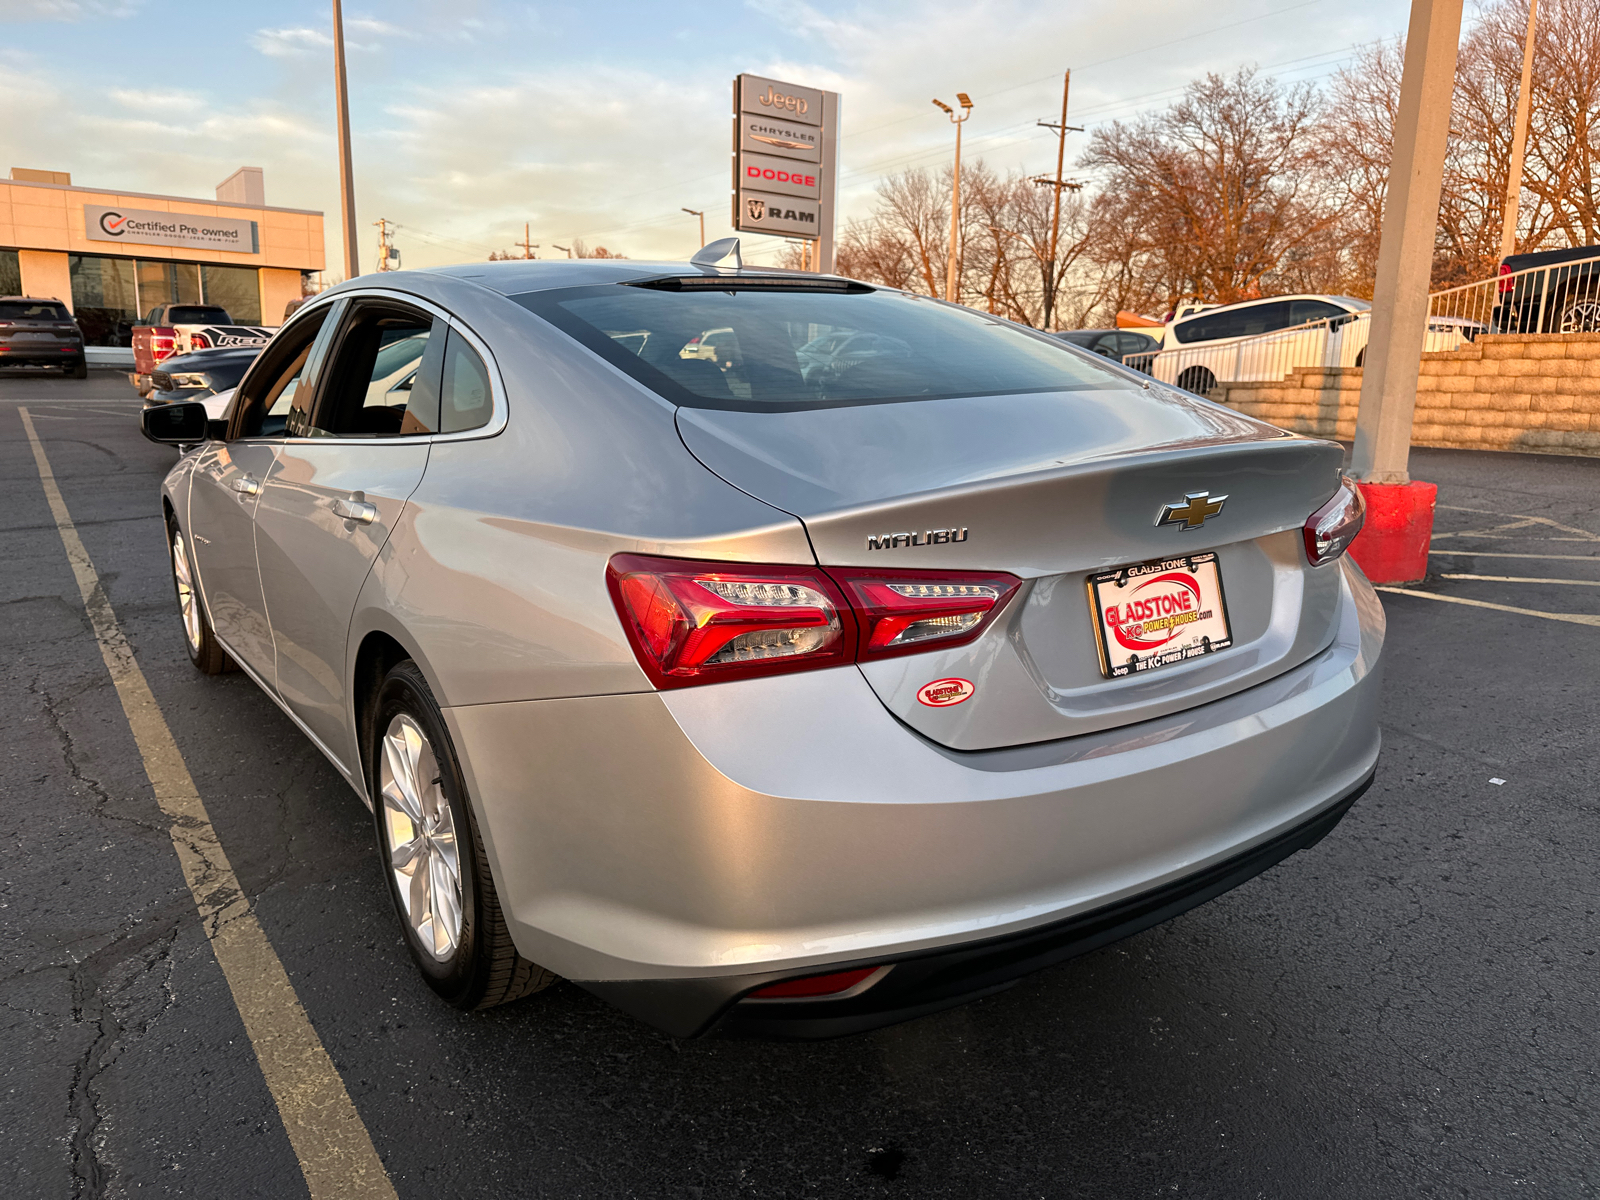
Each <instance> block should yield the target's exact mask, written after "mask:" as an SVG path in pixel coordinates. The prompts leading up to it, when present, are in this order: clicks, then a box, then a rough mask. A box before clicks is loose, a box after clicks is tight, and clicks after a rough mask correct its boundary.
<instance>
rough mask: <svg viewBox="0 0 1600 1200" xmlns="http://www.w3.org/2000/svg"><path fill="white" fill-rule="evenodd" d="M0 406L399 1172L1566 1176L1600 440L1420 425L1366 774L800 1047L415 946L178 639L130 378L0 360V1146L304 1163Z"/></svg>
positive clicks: (598, 1181)
mask: <svg viewBox="0 0 1600 1200" xmlns="http://www.w3.org/2000/svg"><path fill="white" fill-rule="evenodd" d="M21 406H25V407H26V408H27V410H28V412H29V414H30V416H31V419H32V421H33V424H34V427H35V429H36V430H37V433H38V437H39V439H40V442H41V444H42V446H43V448H44V451H45V453H46V454H47V456H48V459H49V462H50V464H51V466H52V468H53V470H54V473H55V477H56V479H57V481H58V483H59V486H60V488H61V494H62V499H63V500H64V502H65V504H66V507H67V509H68V510H69V511H70V514H71V517H72V520H73V522H74V523H75V525H76V527H77V530H78V532H79V533H80V534H81V536H82V538H83V542H84V545H85V547H86V549H87V551H88V553H89V556H90V558H91V559H92V560H93V563H94V565H95V567H96V568H97V570H98V573H99V576H100V579H101V582H102V584H103V586H104V589H105V594H106V597H107V599H108V600H109V601H110V604H111V607H112V609H113V610H114V612H115V614H116V617H117V619H118V620H119V621H120V623H121V626H122V629H123V630H124V631H125V633H126V635H127V637H128V639H129V641H130V642H131V644H132V646H133V649H134V651H135V653H136V655H137V659H138V662H139V664H140V665H141V667H142V669H143V672H144V675H145V677H146V679H147V680H148V682H149V685H150V688H151V690H152V691H153V693H154V695H155V698H156V700H157V703H158V704H159V707H160V710H161V713H162V715H163V716H164V717H165V720H166V723H167V724H168V726H170V728H171V730H172V732H173V735H174V737H175V738H176V741H177V743H178V747H179V749H180V750H181V752H182V756H183V759H184V761H185V763H186V764H187V766H188V769H189V772H190V773H191V774H192V775H193V778H194V781H195V784H196V786H197V789H198V791H199V793H200V796H201V797H202V799H203V800H204V803H205V805H206V807H207V809H208V810H209V813H210V817H211V820H212V822H213V824H214V825H215V828H216V832H217V835H218V837H219V838H220V840H221V843H222V845H223V846H224V847H225V848H226V851H227V854H228V856H229V858H230V859H231V862H232V865H233V870H234V872H235V873H236V875H237V877H238V879H239V881H240V884H241V886H242V888H243V890H244V892H245V893H246V895H247V896H248V897H249V899H250V901H251V905H252V907H253V910H254V912H255V914H256V917H257V919H258V920H259V922H260V924H261V927H262V928H263V929H264V931H265V932H266V934H267V936H268V938H269V939H270V941H271V944H272V947H273V949H275V950H276V953H277V955H278V957H279V958H280V959H281V960H282V962H283V965H284V967H285V969H286V970H287V973H288V976H289V979H290V981H291V982H292V984H293V987H294V990H295V993H296V994H297V995H298V997H299V1001H300V1003H301V1004H302V1005H303V1006H304V1009H305V1012H306V1014H307V1016H308V1017H309V1020H310V1023H311V1025H312V1027H313V1028H314V1029H315V1031H316V1033H317V1035H318V1036H319V1037H320V1039H321V1041H322V1044H323V1045H324V1046H325V1047H326V1048H327V1051H328V1053H329V1055H330V1056H331V1059H332V1061H333V1064H334V1066H335V1067H336V1068H337V1071H338V1074H339V1077H340V1078H341V1079H342V1081H343V1084H344V1087H345V1089H346V1090H347V1091H348V1093H349V1096H350V1099H351V1100H352V1101H353V1103H354V1105H355V1109H356V1111H357V1112H358V1113H359V1116H360V1119H361V1123H362V1124H364V1125H365V1127H366V1130H367V1132H368V1133H369V1134H370V1137H371V1141H372V1144H373V1146H374V1148H375V1149H376V1150H377V1152H378V1155H379V1156H380V1157H381V1159H382V1162H383V1165H384V1167H385V1169H386V1171H387V1173H388V1176H389V1178H390V1180H391V1181H392V1184H393V1189H394V1192H395V1193H396V1194H397V1195H399V1196H401V1197H407V1198H409V1197H443V1196H473V1197H478V1196H541V1197H542V1196H550V1197H557V1196H560V1197H634V1196H637V1197H703V1198H711V1197H734V1196H761V1197H772V1196H784V1197H788V1196H808V1197H809V1196H815V1197H855V1196H895V1195H900V1196H907V1197H912V1196H915V1197H963V1198H965V1197H1006V1198H1011V1197H1031V1196H1039V1197H1076V1196H1082V1197H1136V1196H1195V1197H1203V1196H1219V1197H1255V1196H1262V1197H1279V1196H1308V1197H1323V1196H1340V1197H1368V1196H1370V1197H1394V1196H1447V1195H1448V1196H1504V1195H1512V1194H1524V1195H1537V1196H1590V1195H1594V1194H1596V1192H1597V1191H1600V1144H1597V1143H1600V1135H1597V1132H1596V1131H1597V1128H1600V1120H1597V1103H1600V1068H1597V1065H1596V1060H1597V1054H1596V1044H1597V1037H1596V1030H1597V1028H1600V998H1597V997H1600V988H1597V983H1600V958H1597V955H1596V947H1597V944H1600V937H1597V935H1600V920H1597V916H1596V909H1597V908H1600V884H1597V882H1596V865H1597V863H1600V788H1597V784H1596V774H1597V767H1600V720H1597V718H1600V698H1597V689H1596V685H1595V681H1596V679H1597V678H1600V460H1588V459H1577V458H1558V457H1543V456H1531V455H1530V456H1522V455H1505V454H1489V453H1484V454H1472V453H1466V452H1456V451H1427V450H1419V451H1417V452H1415V454H1414V456H1413V461H1412V469H1413V472H1414V473H1415V474H1416V475H1417V476H1418V477H1419V478H1423V479H1427V480H1431V481H1434V482H1436V483H1438V484H1439V488H1440V491H1439V499H1440V509H1439V513H1438V521H1437V537H1436V541H1435V549H1436V551H1438V553H1436V555H1435V556H1434V558H1433V572H1432V574H1431V575H1430V578H1429V580H1428V581H1427V583H1426V584H1425V585H1423V587H1422V588H1420V589H1418V590H1419V591H1421V592H1424V593H1426V595H1395V594H1386V595H1385V597H1384V601H1385V606H1386V608H1387V610H1388V614H1389V638H1390V640H1389V645H1388V650H1387V668H1386V670H1387V683H1386V689H1387V690H1386V697H1385V705H1384V719H1383V732H1384V739H1385V748H1384V753H1383V758H1382V760H1381V763H1380V766H1379V771H1378V777H1377V782H1376V784H1375V785H1374V786H1373V788H1372V790H1371V791H1370V792H1369V793H1368V794H1367V795H1366V797H1365V798H1364V799H1362V800H1361V801H1360V802H1359V803H1358V804H1357V805H1356V807H1355V808H1354V809H1353V810H1352V812H1351V813H1350V815H1349V816H1348V817H1347V818H1346V819H1345V821H1344V822H1343V824H1342V825H1340V826H1339V827H1338V828H1337V829H1336V830H1335V831H1334V832H1333V833H1332V834H1331V835H1330V836H1329V837H1328V838H1327V839H1326V840H1324V841H1323V842H1322V843H1321V844H1320V845H1318V846H1316V847H1315V848H1313V849H1311V850H1310V851H1307V852H1305V853H1301V854H1298V855H1296V856H1294V857H1293V858H1291V859H1289V860H1287V861H1286V862H1284V863H1283V864H1281V865H1280V866H1278V867H1277V868H1275V869H1274V870H1272V871H1270V872H1268V873H1267V874H1266V875H1264V876H1261V877H1259V878H1257V879H1255V880H1253V881H1251V882H1250V883H1247V884H1246V885H1244V886H1243V887H1241V888H1239V889H1238V890H1237V891H1235V892H1232V893H1230V894H1228V895H1226V896H1224V897H1222V898H1221V899H1219V900H1217V901H1214V902H1213V903H1211V904H1208V905H1205V906H1203V907H1201V908H1199V909H1197V910H1194V911H1193V912H1190V913H1188V914H1186V915H1184V916H1182V917H1180V918H1178V919H1177V920H1175V921H1173V922H1170V923H1169V924H1167V925H1165V926H1162V927H1159V928H1157V929H1154V930H1151V931H1149V932H1147V933H1144V934H1142V935H1140V936H1138V937H1136V938H1134V939H1132V940H1130V941H1128V942H1125V943H1122V944H1120V945H1117V946H1113V947H1110V948H1107V949H1105V950H1101V951H1099V952H1097V953H1094V954H1092V955H1089V956H1087V957H1085V958H1082V959H1079V960H1077V961H1076V962H1072V963H1068V964H1065V965H1063V966H1060V967H1057V968H1055V969H1053V970H1050V971H1047V972H1045V973H1042V974H1040V975H1037V976H1035V977H1032V978H1029V979H1025V980H1023V981H1021V982H1020V983H1019V984H1017V986H1015V987H1013V988H1012V989H1010V990H1009V991H1007V992H1004V993H1002V994H1000V995H997V996H993V997H990V998H988V999H985V1000H982V1001H980V1002H977V1003H974V1004H970V1005H968V1006H966V1007H963V1008H960V1009H956V1010H954V1011H951V1012H947V1013H943V1014H940V1015H936V1016H933V1017H927V1018H924V1019H922V1020H919V1021H916V1022H913V1023H910V1024H906V1025H902V1026H898V1027H895V1028H892V1029H886V1030H881V1031H878V1032H875V1033H870V1034H865V1035H861V1036H857V1037H853V1038H847V1039H842V1040H838V1041H833V1042H824V1043H799V1044H794V1043H765V1042H753V1041H732V1040H705V1041H698V1042H677V1041H674V1040H673V1039H671V1038H668V1037H666V1036H665V1035H662V1034H659V1033H656V1032H655V1031H653V1030H651V1029H649V1028H647V1027H646V1026H644V1025H642V1024H639V1023H638V1022H636V1021H634V1020H633V1019H632V1018H629V1017H627V1016H625V1015H623V1014H621V1013H620V1012H618V1011H616V1010H614V1009H611V1008H609V1007H607V1006H605V1005H604V1004H602V1003H601V1002H600V1001H598V1000H596V999H594V998H592V997H591V996H589V995H588V994H587V993H585V992H583V991H581V990H580V989H578V988H575V987H572V986H570V985H565V984H558V985H557V986H556V987H555V988H553V989H551V990H550V991H547V992H545V993H542V994H540V995H538V996H536V997H533V998H532V999H530V1000H528V1001H524V1002H522V1003H519V1004H515V1005H511V1006H508V1007H505V1008H501V1009H496V1010H492V1011H489V1012H486V1013H480V1014H475V1015H467V1014H461V1013H457V1012H455V1011H454V1010H451V1009H448V1008H446V1007H444V1006H443V1005H441V1004H440V1003H439V1002H438V1001H437V1000H436V999H435V997H434V996H433V994H432V993H431V992H429V991H428V990H427V988H426V987H425V986H424V985H423V984H422V982H421V981H420V980H419V979H418V978H417V977H416V976H415V974H414V972H413V968H412V966H411V964H410V961H409V960H408V959H407V957H406V954H405V949H404V946H403V945H402V943H401V940H400V936H399V932H398V928H397V926H396V924H395V921H394V918H393V917H392V915H391V914H390V912H389V911H388V902H387V899H386V897H385V895H384V892H383V890H382V889H383V882H382V879H381V877H380V875H379V871H378V864H377V862H376V858H375V851H374V849H373V838H372V829H371V825H370V819H369V817H368V815H367V813H366V811H365V809H364V808H363V807H362V805H361V803H360V801H358V800H357V799H356V798H355V796H354V795H353V794H351V793H350V792H349V790H348V789H347V788H346V787H345V785H344V784H343V783H342V782H341V781H340V780H339V779H338V778H337V776H336V775H335V774H334V771H333V769H332V768H331V767H329V766H328V765H327V764H326V763H325V762H324V761H323V759H322V758H321V757H320V755H319V754H318V753H317V751H316V750H315V749H313V748H312V746H311V745H310V743H309V742H307V741H306V740H305V739H304V737H303V736H302V735H301V734H300V733H299V732H298V731H297V730H296V729H295V728H294V727H293V726H291V724H290V723H289V721H288V720H287V718H285V717H283V716H282V715H281V714H280V713H279V712H278V710H277V709H276V708H275V707H274V706H273V704H272V703H271V702H270V701H269V700H267V698H266V697H265V696H263V695H262V694H261V693H260V692H259V691H258V690H257V689H256V687H255V685H254V684H253V683H251V682H250V680H249V679H248V678H246V677H245V676H243V675H239V674H234V675H227V676H221V677H217V678H209V679H208V678H205V677H203V676H201V675H199V674H198V673H196V672H195V671H193V670H192V668H191V667H190V665H189V663H188V661H187V659H186V656H185V653H184V648H183V643H182V632H181V628H180V625H179V621H178V618H177V615H176V608H175V604H174V601H173V598H172V589H171V583H170V578H169V575H168V568H167V560H166V554H165V549H164V545H163V534H162V528H161V523H160V519H159V502H158V497H157V490H156V489H157V484H158V482H159V480H160V478H161V477H162V475H163V474H164V473H165V472H166V470H167V469H168V468H169V467H170V466H171V464H172V462H173V459H174V456H173V454H172V453H171V452H170V451H169V450H166V449H164V448H162V447H158V446H155V445H152V444H150V443H148V442H146V441H144V440H143V439H141V438H140V437H139V434H138V431H137V427H136V421H135V416H136V413H137V411H138V405H137V401H136V398H135V397H134V396H133V395H132V393H131V390H130V389H129V387H128V385H127V383H126V380H125V378H124V377H122V376H119V375H116V374H114V373H110V372H100V371H96V372H92V373H91V377H90V379H89V380H87V381H85V382H74V381H71V380H58V379H43V378H39V379H26V378H10V379H4V380H0V496H3V506H0V547H3V550H4V555H3V561H4V562H5V564H6V568H7V569H6V570H5V572H4V574H3V577H0V612H4V614H5V615H6V619H5V620H4V623H3V626H0V639H3V645H4V652H3V655H0V689H3V700H0V728H3V730H4V741H5V748H6V753H5V756H4V759H3V761H0V797H3V799H0V826H3V840H0V911H3V913H4V916H3V919H0V952H3V955H4V964H3V974H0V1004H3V1022H4V1026H3V1028H4V1045H5V1047H6V1053H5V1055H4V1056H3V1059H0V1097H3V1100H0V1121H3V1127H4V1129H5V1130H6V1135H5V1137H4V1139H3V1141H0V1179H9V1180H11V1183H9V1184H7V1185H5V1186H4V1188H3V1190H4V1193H5V1195H7V1196H16V1197H35V1196H37V1197H68V1196H70V1197H88V1196H127V1195H150V1196H169V1195H170V1196H196V1197H220V1196H227V1197H243V1196H264V1197H293V1196H297V1195H298V1196H304V1195H307V1194H308V1193H307V1187H306V1184H305V1182H304V1180H303V1179H302V1175H301V1171H300V1167H299V1165H298V1162H297V1159H296V1155H295V1151H294V1149H293V1147H292V1146H291V1143H290V1140H289V1138H288V1136H287V1134H286V1132H285V1128H284V1124H283V1122H282V1120H281V1119H280V1117H279V1115H278V1110H277V1109H276V1107H275V1105H274V1101H273V1098H272V1095H271V1094H270V1093H269V1091H268V1089H267V1087H266V1085H265V1083H264V1082H263V1077H262V1074H261V1071H260V1068H259V1067H258V1065H257V1060H256V1057H255V1054H254V1051H253V1050H252V1044H251V1041H250V1039H249V1038H248V1037H247V1036H246V1032H245V1029H244V1027H243V1025H242V1023H241V1019H240V1016H239V1013H238V1010H237V1009H236V1007H235V1004H234V1001H233V998H232V995H231V994H230V991H229V986H228V983H227V982H226V981H225V979H224V977H223V974H222V971H221V970H220V968H219V966H218V963H217V960H216V957H215V956H214V955H213V953H212V950H211V946H210V944H209V943H208V940H207V936H206V933H205V930H204V929H203V928H202V926H201V923H200V920H199V918H198V917H197V914H196V908H195V901H194V900H193V899H192V898H191V895H190V892H189V888H188V886H187V885H186V883H185V878H184V875H183V872H182V870H181V869H180V864H179V859H178V856H177V854H176V852H175V851H174V846H173V842H172V839H171V837H170V836H169V828H168V822H167V821H166V819H165V818H164V817H163V816H162V814H161V812H160V810H159V809H158V807H157V804H156V801H155V799H154V797H153V795H152V791H151V787H150V784H149V782H148V780H147V779H146V776H145V773H144V768H143V765H142V762H141V759H140V756H139V753H138V751H137V749H136V746H135V743H134V740H133V737H132V735H131V733H130V729H129V725H128V721H127V719H126V717H125V716H124V712H123V709H122V707H121V705H120V704H119V701H118V698H117V694H116V692H115V691H114V689H113V688H112V685H111V681H110V677H109V676H108V673H107V668H106V665H105V663H104V661H103V660H102V658H101V654H100V651H99V649H98V647H97V644H96V640H95V636H94V634H93V632H92V631H91V628H90V625H89V622H88V620H87V619H86V617H85V610H84V605H83V603H82V601H81V599H80V595H79V591H78V585H77V584H76V583H75V582H74V577H73V574H72V571H71V568H70V566H69V562H68V559H67V556H66V554H65V552H64V550H63V544H62V540H61V538H60V536H59V535H58V531H57V526H56V524H55V522H54V520H53V519H52V516H51V512H50V510H49V508H48V507H47V504H46V496H45V492H44V490H43V488H42V487H41V482H40V475H39V472H38V470H37V468H36V464H35V459H34V456H33V453H32V450H31V447H30V443H29V440H28V438H27V437H26V436H25V432H24V428H23V425H22V422H21V418H20V416H19V412H18V409H19V407H21Z"/></svg>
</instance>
